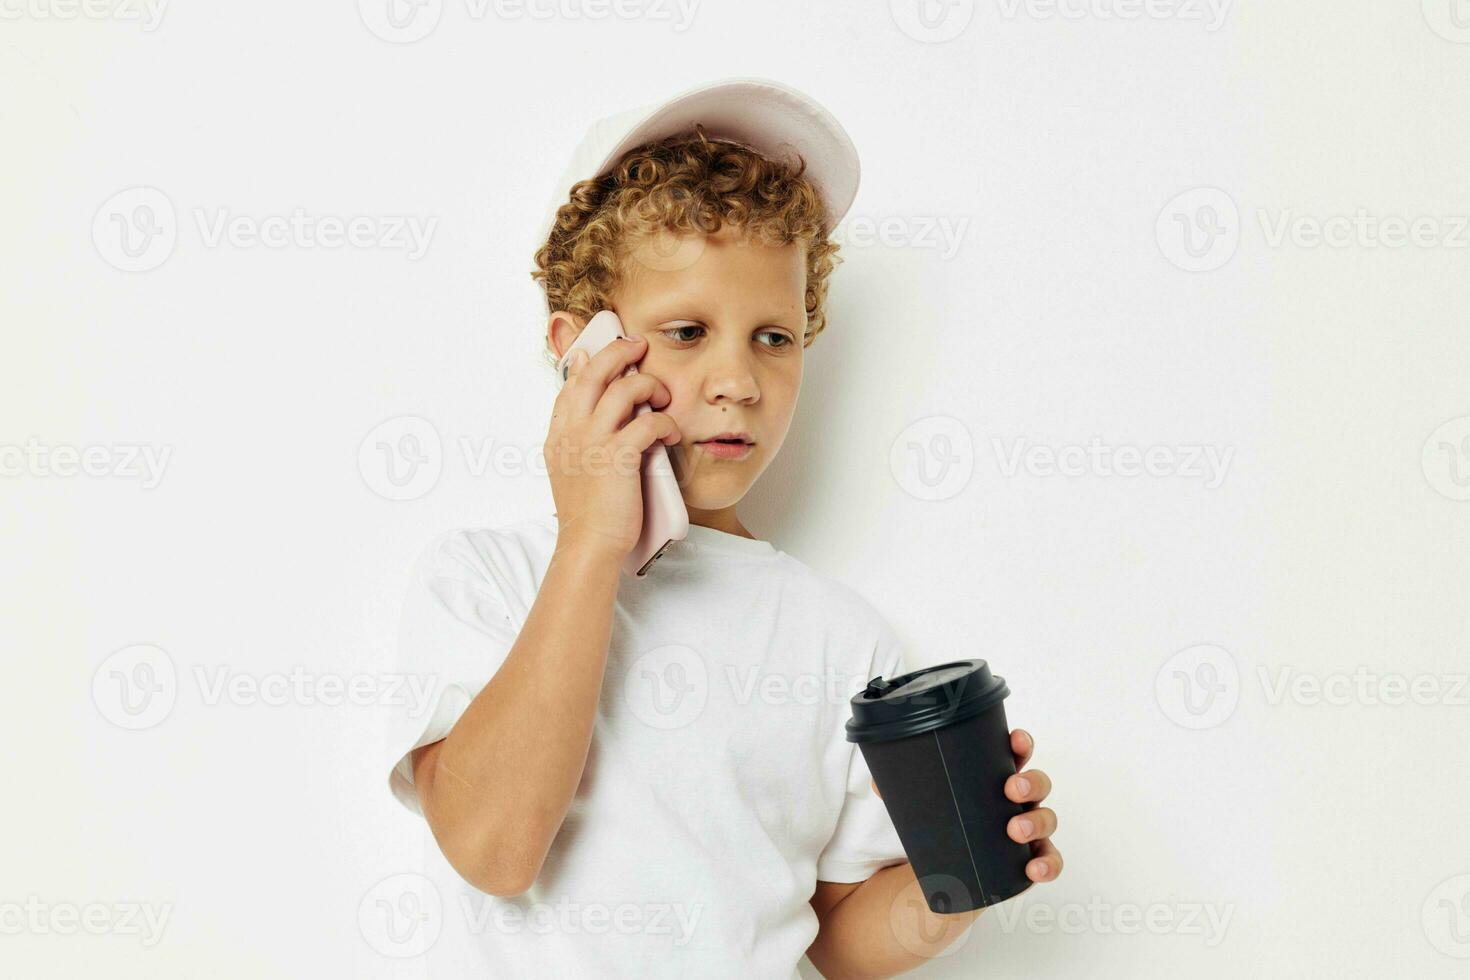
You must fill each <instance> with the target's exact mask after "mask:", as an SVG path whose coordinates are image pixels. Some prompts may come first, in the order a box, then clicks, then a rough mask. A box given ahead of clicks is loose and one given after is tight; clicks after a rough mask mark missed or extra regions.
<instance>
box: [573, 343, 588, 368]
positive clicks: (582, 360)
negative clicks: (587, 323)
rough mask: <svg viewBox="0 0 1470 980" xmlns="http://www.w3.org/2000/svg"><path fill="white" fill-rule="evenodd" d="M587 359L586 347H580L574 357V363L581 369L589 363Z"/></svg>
mask: <svg viewBox="0 0 1470 980" xmlns="http://www.w3.org/2000/svg"><path fill="white" fill-rule="evenodd" d="M587 357H588V355H587V349H586V348H585V347H578V348H577V353H575V354H573V355H572V363H573V364H575V365H577V366H578V367H581V366H582V365H583V364H586V363H587Z"/></svg>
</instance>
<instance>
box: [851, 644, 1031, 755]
mask: <svg viewBox="0 0 1470 980" xmlns="http://www.w3.org/2000/svg"><path fill="white" fill-rule="evenodd" d="M1010 693H1011V692H1010V688H1008V687H1006V679H1005V678H1004V677H995V676H993V675H992V674H991V673H990V666H989V665H988V664H987V663H986V662H985V661H983V660H955V661H952V662H950V663H947V664H940V665H938V666H937V667H925V668H923V669H922V670H915V671H910V672H909V673H907V674H900V675H899V676H897V677H894V678H891V679H888V680H884V678H883V675H881V674H880V675H878V676H877V677H875V678H873V679H872V680H870V681H868V686H867V687H866V688H864V689H863V690H862V691H860V692H859V693H857V694H855V695H853V697H852V701H851V705H852V720H850V721H849V722H848V723H847V740H848V741H849V742H888V741H892V740H893V739H896V738H907V737H908V736H910V735H920V734H922V733H924V732H928V731H933V730H934V729H936V728H942V727H944V726H945V725H950V724H953V723H955V722H957V721H963V720H965V719H966V718H971V717H973V716H975V715H978V714H979V713H980V712H982V711H984V710H985V709H986V708H989V707H990V706H991V705H993V704H995V703H996V702H997V701H1000V700H1002V699H1003V698H1005V697H1006V695H1008V694H1010Z"/></svg>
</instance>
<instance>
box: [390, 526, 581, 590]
mask: <svg viewBox="0 0 1470 980" xmlns="http://www.w3.org/2000/svg"><path fill="white" fill-rule="evenodd" d="M556 528H557V525H556V517H555V515H549V514H548V515H534V516H530V517H523V518H519V519H516V520H512V521H508V522H506V523H503V524H497V525H495V526H493V527H489V526H482V527H458V528H451V529H449V530H446V531H440V532H439V533H437V534H435V535H434V536H433V537H432V538H430V539H429V542H428V544H426V545H425V546H424V548H423V550H422V551H421V552H420V554H419V558H418V567H419V569H420V571H421V572H428V573H435V574H441V575H442V574H454V573H466V572H468V573H481V574H483V573H487V572H488V573H491V577H492V578H497V579H500V578H505V577H507V576H514V577H525V576H527V575H529V576H530V577H531V578H534V579H537V580H539V579H540V577H541V573H542V572H544V570H545V567H546V565H547V564H549V563H550V561H551V554H552V552H553V551H554V550H555V549H556ZM517 573H519V574H517Z"/></svg>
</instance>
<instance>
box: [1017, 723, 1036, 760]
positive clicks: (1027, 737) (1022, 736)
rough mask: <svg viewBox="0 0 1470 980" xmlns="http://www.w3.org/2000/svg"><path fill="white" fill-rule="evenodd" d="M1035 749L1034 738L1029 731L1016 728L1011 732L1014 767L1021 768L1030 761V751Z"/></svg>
mask: <svg viewBox="0 0 1470 980" xmlns="http://www.w3.org/2000/svg"><path fill="white" fill-rule="evenodd" d="M1035 751H1036V740H1035V739H1033V738H1032V737H1031V733H1030V732H1028V731H1026V730H1024V729H1021V728H1017V729H1016V730H1015V731H1013V732H1011V752H1012V753H1013V754H1014V755H1015V757H1016V768H1017V769H1022V768H1024V767H1025V765H1026V763H1027V762H1029V761H1031V753H1033V752H1035Z"/></svg>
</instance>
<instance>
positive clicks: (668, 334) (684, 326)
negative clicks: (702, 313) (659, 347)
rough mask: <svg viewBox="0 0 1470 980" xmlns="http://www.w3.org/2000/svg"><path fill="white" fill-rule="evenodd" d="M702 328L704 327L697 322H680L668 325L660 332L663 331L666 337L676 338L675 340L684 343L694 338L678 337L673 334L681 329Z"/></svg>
mask: <svg viewBox="0 0 1470 980" xmlns="http://www.w3.org/2000/svg"><path fill="white" fill-rule="evenodd" d="M703 329H704V327H701V326H700V325H699V324H697V323H682V324H680V325H679V326H677V327H670V328H669V329H667V330H664V331H661V332H662V333H663V335H664V336H666V337H668V338H669V339H670V340H676V341H679V342H681V343H684V342H687V341H690V340H693V339H694V338H693V337H680V336H675V334H678V333H679V332H680V331H682V330H703Z"/></svg>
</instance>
